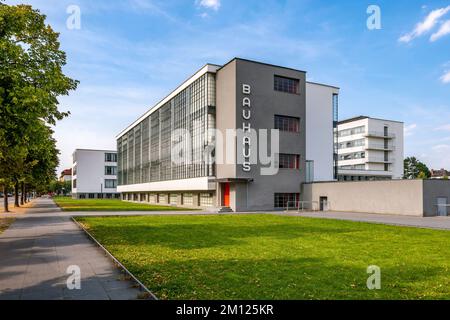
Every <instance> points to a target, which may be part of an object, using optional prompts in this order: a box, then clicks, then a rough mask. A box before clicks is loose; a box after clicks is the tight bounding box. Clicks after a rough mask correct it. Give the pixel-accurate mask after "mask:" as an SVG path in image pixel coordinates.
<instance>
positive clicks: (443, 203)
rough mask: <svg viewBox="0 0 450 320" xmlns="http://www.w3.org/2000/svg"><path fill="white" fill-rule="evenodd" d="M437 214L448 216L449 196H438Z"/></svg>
mask: <svg viewBox="0 0 450 320" xmlns="http://www.w3.org/2000/svg"><path fill="white" fill-rule="evenodd" d="M437 215H438V216H447V198H444V197H441V198H437Z"/></svg>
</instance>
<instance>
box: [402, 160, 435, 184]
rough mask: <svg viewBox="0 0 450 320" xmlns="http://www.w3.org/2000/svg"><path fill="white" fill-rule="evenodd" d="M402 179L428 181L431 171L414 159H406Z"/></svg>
mask: <svg viewBox="0 0 450 320" xmlns="http://www.w3.org/2000/svg"><path fill="white" fill-rule="evenodd" d="M403 170H404V172H403V178H404V179H428V178H429V177H431V171H430V169H428V167H427V166H426V164H424V163H423V162H420V161H419V160H417V158H416V157H408V158H406V159H405V160H404V169H403Z"/></svg>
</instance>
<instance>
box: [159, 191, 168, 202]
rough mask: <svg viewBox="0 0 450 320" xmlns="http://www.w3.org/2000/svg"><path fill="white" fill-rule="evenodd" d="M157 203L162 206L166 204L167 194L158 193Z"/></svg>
mask: <svg viewBox="0 0 450 320" xmlns="http://www.w3.org/2000/svg"><path fill="white" fill-rule="evenodd" d="M158 202H159V203H162V204H167V194H164V193H160V194H159V196H158Z"/></svg>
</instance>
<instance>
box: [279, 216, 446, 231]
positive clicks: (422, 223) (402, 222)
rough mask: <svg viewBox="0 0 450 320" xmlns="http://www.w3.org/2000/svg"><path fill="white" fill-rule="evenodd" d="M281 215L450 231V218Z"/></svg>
mask: <svg viewBox="0 0 450 320" xmlns="http://www.w3.org/2000/svg"><path fill="white" fill-rule="evenodd" d="M280 214H284V215H293V216H301V217H310V218H324V219H337V220H350V221H361V222H371V223H382V224H389V225H398V226H409V227H418V228H431V229H444V230H450V217H414V216H402V215H387V214H375V213H356V212H300V213H280Z"/></svg>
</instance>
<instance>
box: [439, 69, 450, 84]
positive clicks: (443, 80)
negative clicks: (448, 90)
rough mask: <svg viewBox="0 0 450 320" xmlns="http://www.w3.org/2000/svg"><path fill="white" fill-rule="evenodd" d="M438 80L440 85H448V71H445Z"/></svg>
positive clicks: (449, 79) (449, 74)
mask: <svg viewBox="0 0 450 320" xmlns="http://www.w3.org/2000/svg"><path fill="white" fill-rule="evenodd" d="M440 79H441V81H442V83H450V71H446V72H445V73H444V74H443V75H442V77H441V78H440Z"/></svg>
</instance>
